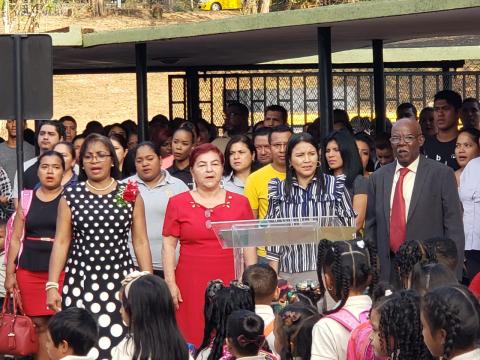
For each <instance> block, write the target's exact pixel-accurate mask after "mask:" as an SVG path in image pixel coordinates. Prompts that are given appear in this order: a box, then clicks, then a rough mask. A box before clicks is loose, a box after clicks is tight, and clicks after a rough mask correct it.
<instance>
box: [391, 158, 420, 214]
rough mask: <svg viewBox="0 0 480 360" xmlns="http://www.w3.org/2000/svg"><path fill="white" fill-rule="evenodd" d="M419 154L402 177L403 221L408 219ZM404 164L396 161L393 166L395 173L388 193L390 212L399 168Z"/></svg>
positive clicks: (398, 176)
mask: <svg viewBox="0 0 480 360" xmlns="http://www.w3.org/2000/svg"><path fill="white" fill-rule="evenodd" d="M420 156H422V155H419V157H417V159H416V160H415V161H414V162H412V163H411V164H410V165H408V166H407V168H408V169H409V170H410V171H409V172H408V173H407V175H405V177H404V178H403V198H404V199H405V221H406V220H407V219H408V210H409V209H410V201H411V200H412V194H413V185H414V184H415V177H416V176H417V170H418V163H419V161H420V160H419V159H420ZM402 168H404V166H402V165H400V164H399V163H398V161H397V167H396V168H395V175H394V176H393V184H392V192H391V194H390V213H391V212H392V205H393V198H394V196H395V187H396V186H397V182H398V179H399V178H400V169H402Z"/></svg>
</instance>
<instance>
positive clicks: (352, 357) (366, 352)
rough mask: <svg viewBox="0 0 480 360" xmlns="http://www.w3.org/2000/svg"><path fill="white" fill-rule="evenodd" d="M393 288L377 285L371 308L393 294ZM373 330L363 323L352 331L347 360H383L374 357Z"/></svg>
mask: <svg viewBox="0 0 480 360" xmlns="http://www.w3.org/2000/svg"><path fill="white" fill-rule="evenodd" d="M393 291H394V290H393V286H392V285H390V284H389V283H386V282H381V283H378V284H377V286H375V288H374V289H373V292H372V302H373V305H372V308H375V307H376V306H377V304H378V303H379V301H382V299H383V298H384V297H385V296H390V295H392V294H393ZM372 332H373V329H372V324H371V322H370V321H365V322H363V323H362V324H360V325H358V326H357V327H356V328H355V329H353V330H352V333H351V335H350V339H349V340H348V348H347V360H383V359H385V358H384V357H382V356H378V355H375V350H374V348H373V344H372V339H371V337H372V336H371V335H372Z"/></svg>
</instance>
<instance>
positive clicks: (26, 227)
mask: <svg viewBox="0 0 480 360" xmlns="http://www.w3.org/2000/svg"><path fill="white" fill-rule="evenodd" d="M38 164H39V165H38V171H37V174H38V178H39V179H40V187H39V188H38V189H36V190H34V191H33V194H32V201H31V204H30V207H29V208H28V210H27V211H25V212H24V209H22V208H21V207H22V204H23V200H22V201H21V202H19V205H18V209H17V214H16V215H15V220H14V225H13V234H12V239H11V242H10V246H9V250H8V259H7V267H6V277H5V289H6V290H7V291H9V292H10V293H12V292H13V290H14V289H17V290H20V293H21V298H22V303H23V310H24V311H25V314H26V315H28V316H30V317H31V318H32V320H33V322H34V324H35V325H36V331H37V335H38V339H39V345H40V346H39V349H38V353H37V354H36V359H40V360H43V359H45V360H46V359H48V354H47V350H46V347H45V343H46V342H47V323H48V319H49V317H50V316H51V315H53V314H54V313H53V311H51V310H50V309H47V308H46V307H45V302H46V293H45V283H46V282H47V279H48V266H49V259H50V253H51V251H52V246H53V244H54V238H55V229H56V224H57V209H58V203H59V201H60V198H61V193H62V190H63V188H62V176H63V172H64V169H65V161H64V160H63V157H62V155H60V154H59V153H58V152H55V151H47V152H45V153H43V154H42V155H41V156H40V157H39V158H38ZM20 214H23V216H20ZM22 233H24V237H23V240H22ZM63 277H64V274H63V267H60V268H59V271H58V276H57V281H58V282H59V284H60V285H61V284H62V283H63ZM60 285H59V286H60Z"/></svg>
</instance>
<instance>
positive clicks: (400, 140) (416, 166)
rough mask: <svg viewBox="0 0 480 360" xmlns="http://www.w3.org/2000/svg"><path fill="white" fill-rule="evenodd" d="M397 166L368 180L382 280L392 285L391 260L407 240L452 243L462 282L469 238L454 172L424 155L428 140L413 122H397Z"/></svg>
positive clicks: (370, 228) (371, 234) (369, 219)
mask: <svg viewBox="0 0 480 360" xmlns="http://www.w3.org/2000/svg"><path fill="white" fill-rule="evenodd" d="M390 141H391V143H392V148H393V151H394V154H395V157H396V159H397V161H395V162H393V163H391V164H388V165H385V166H383V167H381V168H380V169H378V170H377V171H375V172H374V173H373V174H372V175H371V176H370V182H369V190H368V205H367V216H366V223H365V230H366V237H367V240H369V241H372V242H373V243H375V244H376V245H377V250H378V257H379V260H380V278H381V280H383V281H393V279H395V275H394V273H392V262H393V258H392V257H393V256H394V254H395V253H396V252H397V251H398V249H399V248H400V246H401V245H402V244H403V242H405V240H425V239H429V238H432V237H436V236H445V237H448V238H450V239H452V240H453V241H454V242H455V243H456V245H457V250H458V255H459V259H458V264H459V265H458V270H457V276H458V278H459V279H461V271H462V265H463V253H464V244H465V236H464V232H463V223H462V208H461V203H460V199H459V197H458V190H457V184H456V181H455V176H454V173H453V170H452V169H451V168H449V167H448V166H445V165H443V164H441V163H438V162H436V161H434V160H431V159H427V158H425V157H424V156H422V155H420V147H421V146H422V145H423V143H424V141H425V138H424V137H423V135H422V132H421V128H420V125H419V124H418V123H417V122H416V121H415V120H410V119H407V118H403V119H400V120H397V122H396V123H395V124H394V125H393V128H392V136H391V138H390Z"/></svg>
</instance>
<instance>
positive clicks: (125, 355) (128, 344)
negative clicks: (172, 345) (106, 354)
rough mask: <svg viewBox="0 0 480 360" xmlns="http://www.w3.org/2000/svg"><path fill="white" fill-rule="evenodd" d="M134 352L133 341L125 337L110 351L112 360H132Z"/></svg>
mask: <svg viewBox="0 0 480 360" xmlns="http://www.w3.org/2000/svg"><path fill="white" fill-rule="evenodd" d="M134 352H135V344H134V342H133V339H131V338H127V337H125V338H124V339H123V340H122V341H121V342H120V343H119V344H118V345H117V346H115V347H114V348H113V349H112V360H132V358H133V353H134ZM158 355H160V354H158ZM188 360H193V357H192V355H190V354H189V355H188Z"/></svg>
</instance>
